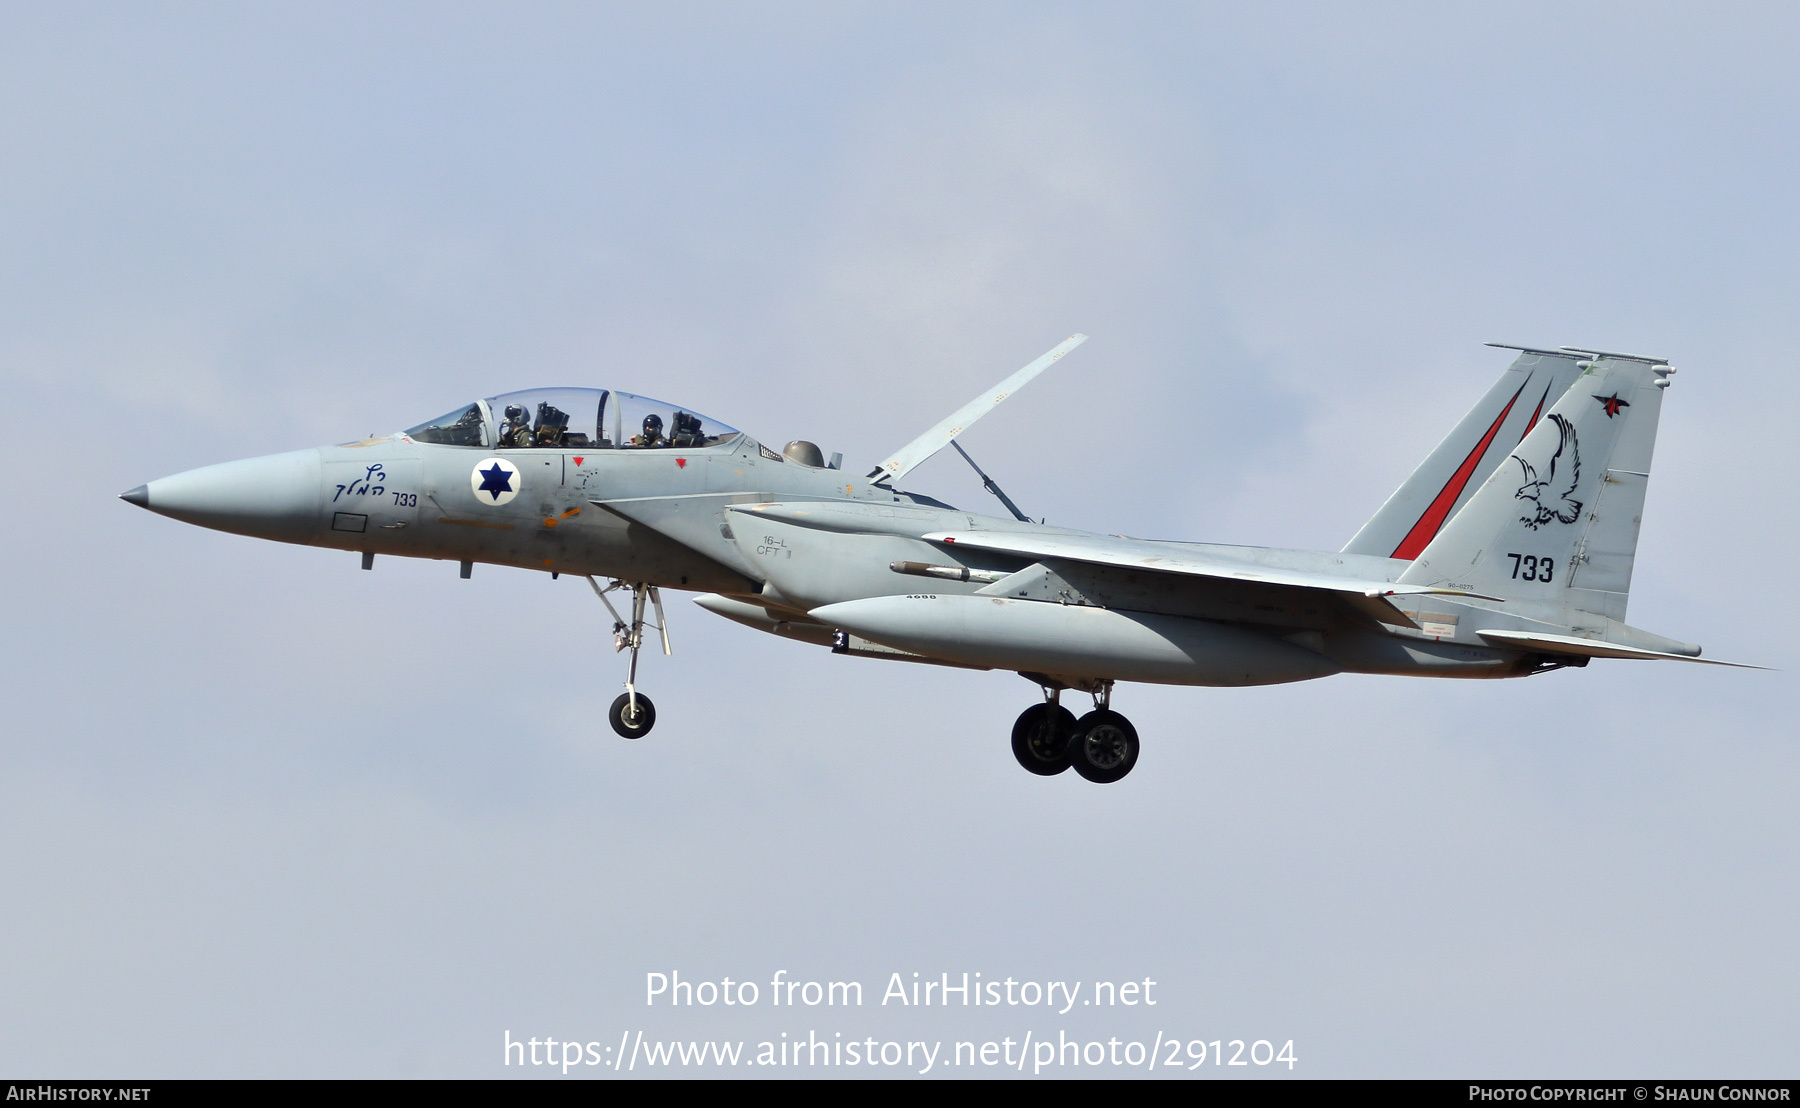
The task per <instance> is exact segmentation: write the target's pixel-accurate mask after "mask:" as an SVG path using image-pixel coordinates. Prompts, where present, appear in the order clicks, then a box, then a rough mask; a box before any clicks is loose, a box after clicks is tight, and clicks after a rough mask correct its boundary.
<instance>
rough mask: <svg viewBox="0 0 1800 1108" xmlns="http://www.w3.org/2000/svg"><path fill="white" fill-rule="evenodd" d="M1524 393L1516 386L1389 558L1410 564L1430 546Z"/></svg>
mask: <svg viewBox="0 0 1800 1108" xmlns="http://www.w3.org/2000/svg"><path fill="white" fill-rule="evenodd" d="M1530 383H1531V378H1529V377H1527V378H1526V379H1525V384H1530ZM1524 391H1525V385H1520V386H1519V392H1515V393H1513V395H1512V399H1511V400H1508V401H1507V402H1506V407H1504V408H1502V409H1500V415H1499V417H1498V418H1497V419H1495V420H1494V425H1493V426H1492V427H1489V428H1488V429H1487V434H1485V435H1483V436H1481V441H1480V442H1478V443H1476V444H1475V449H1473V450H1471V451H1469V456H1468V457H1467V458H1464V459H1463V461H1462V465H1459V466H1457V467H1456V472H1455V473H1452V474H1451V475H1450V480H1448V481H1446V482H1445V483H1444V487H1443V488H1442V489H1440V490H1439V491H1438V494H1437V496H1436V497H1435V498H1433V499H1432V501H1431V506H1430V507H1428V508H1426V509H1425V514H1424V515H1422V516H1420V517H1419V522H1417V523H1415V524H1413V526H1412V530H1410V531H1408V532H1407V533H1406V537H1405V538H1404V539H1401V540H1400V545H1399V546H1396V547H1394V552H1393V554H1391V555H1389V557H1393V558H1405V559H1407V560H1408V561H1411V560H1412V559H1414V558H1417V557H1418V556H1419V554H1420V552H1421V551H1423V550H1424V549H1425V547H1426V546H1428V545H1430V543H1431V540H1432V539H1433V538H1435V537H1436V536H1437V533H1438V529H1439V528H1441V527H1443V526H1444V520H1446V519H1448V518H1450V509H1451V508H1452V507H1454V506H1455V505H1456V500H1457V498H1458V497H1460V496H1461V495H1462V494H1463V489H1464V488H1465V487H1467V485H1468V483H1469V478H1470V477H1471V476H1473V475H1474V473H1475V467H1476V466H1478V465H1480V464H1481V456H1482V455H1483V454H1486V453H1487V448H1488V447H1489V446H1490V445H1492V443H1493V441H1494V436H1495V435H1497V434H1499V433H1500V425H1501V424H1502V423H1505V422H1506V417H1507V416H1508V415H1510V414H1512V409H1513V405H1514V404H1517V403H1518V402H1519V393H1522V392H1524ZM1548 391H1549V390H1548V389H1546V390H1545V392H1546V394H1548ZM1531 418H1532V419H1533V420H1534V421H1535V420H1536V419H1537V416H1535V415H1534V416H1532V417H1531Z"/></svg>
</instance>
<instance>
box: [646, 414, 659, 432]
mask: <svg viewBox="0 0 1800 1108" xmlns="http://www.w3.org/2000/svg"><path fill="white" fill-rule="evenodd" d="M644 434H646V435H648V436H650V437H651V438H660V437H661V436H662V416H659V415H657V414H656V413H655V412H652V413H650V414H649V415H647V416H645V417H644Z"/></svg>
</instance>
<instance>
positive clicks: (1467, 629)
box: [123, 335, 1730, 782]
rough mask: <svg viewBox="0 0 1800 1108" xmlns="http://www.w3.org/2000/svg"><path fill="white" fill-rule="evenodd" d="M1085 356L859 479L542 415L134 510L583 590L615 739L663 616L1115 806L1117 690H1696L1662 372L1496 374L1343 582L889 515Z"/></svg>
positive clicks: (641, 700)
mask: <svg viewBox="0 0 1800 1108" xmlns="http://www.w3.org/2000/svg"><path fill="white" fill-rule="evenodd" d="M1084 340H1085V336H1082V335H1075V336H1072V337H1071V338H1070V339H1068V340H1067V341H1065V342H1064V343H1063V344H1061V345H1060V346H1058V347H1056V348H1055V349H1053V350H1051V351H1050V352H1049V353H1047V354H1045V355H1044V356H1043V357H1041V358H1039V359H1038V360H1036V361H1034V362H1032V363H1031V364H1030V365H1027V366H1026V367H1024V368H1023V369H1021V370H1019V371H1018V372H1017V373H1014V374H1013V375H1011V376H1010V377H1008V378H1007V379H1006V380H1004V381H1002V382H1001V383H1000V384H999V385H998V386H996V387H995V388H994V389H992V390H990V391H988V392H986V393H984V394H982V395H981V396H978V397H976V398H975V399H974V400H972V401H970V402H969V403H968V404H966V405H964V406H963V407H962V408H961V409H958V410H957V411H956V412H954V413H952V414H951V415H950V416H949V417H948V418H946V419H945V420H944V421H943V422H941V423H940V424H938V425H937V426H936V427H933V428H932V429H931V430H929V431H927V432H926V433H925V434H923V435H921V436H920V437H919V438H918V439H915V440H914V441H913V442H911V443H909V444H908V445H907V446H905V447H903V448H902V449H901V450H899V451H897V452H896V453H895V454H893V455H892V456H890V457H889V458H888V459H887V460H886V461H884V462H883V463H882V464H881V465H879V466H877V467H875V468H874V469H873V470H871V471H870V472H869V473H868V474H867V475H866V476H856V475H854V474H849V473H846V472H845V471H844V470H843V469H842V468H841V458H840V456H839V455H833V456H832V457H831V459H830V460H829V461H827V460H826V459H825V458H824V457H823V455H822V454H821V452H820V450H819V448H818V447H816V446H814V445H813V444H811V443H808V442H791V443H789V444H787V447H786V448H785V449H784V450H782V451H780V452H777V451H775V450H772V449H770V448H769V447H767V446H764V445H762V444H761V443H759V442H757V441H756V440H755V439H753V438H751V437H750V436H749V435H746V434H744V433H742V432H740V431H737V430H736V429H734V428H732V427H728V426H726V425H725V424H723V423H720V422H718V421H716V420H713V419H709V418H707V417H705V416H702V415H700V414H699V413H697V412H695V411H693V410H692V409H689V408H684V407H680V406H677V405H672V404H666V403H663V402H661V401H657V400H651V399H649V398H648V397H643V396H638V395H634V394H632V393H625V392H618V391H616V390H607V389H590V388H559V389H536V390H529V391H524V392H515V393H507V394H504V395H501V396H495V397H490V398H488V399H486V400H478V401H475V402H473V403H470V404H466V405H463V406H461V407H458V408H456V409H454V410H453V411H451V412H450V413H448V414H446V415H444V416H442V417H440V418H438V419H434V420H430V421H428V422H425V423H421V424H419V425H418V426H416V427H412V428H409V429H407V430H405V431H400V432H396V433H394V434H391V435H386V436H377V437H370V438H367V439H364V440H363V441H361V442H353V443H346V444H344V445H341V446H325V447H317V448H312V449H307V450H297V451H293V452H291V453H286V454H275V455H270V456H267V457H260V458H251V459H247V460H243V461H236V462H227V463H224V464H221V465H214V466H207V467H205V468H202V469H196V470H191V471H189V472H186V473H180V474H176V475H175V476H173V477H165V478H163V479H161V480H159V481H153V482H151V483H150V484H148V485H141V486H139V487H138V488H135V489H132V490H131V491H130V492H127V493H125V494H123V499H125V500H126V501H129V502H130V503H132V504H136V505H138V506H139V507H143V508H148V509H149V510H151V511H153V512H158V513H161V514H163V515H166V516H170V517H173V518H175V519H179V520H183V521H186V522H189V523H194V524H198V525H200V526H204V527H211V528H215V529H217V530H221V531H230V532H234V533H237V534H243V535H251V536H256V537H259V538H267V539H275V540H278V541H282V542H293V543H303V544H308V545H313V546H323V547H331V548H335V549H339V550H347V551H353V552H358V553H360V554H361V555H362V565H363V568H364V569H369V568H371V567H372V566H373V564H374V559H375V556H376V555H377V554H391V555H397V556H402V557H413V558H435V559H442V560H449V561H456V562H459V563H460V565H461V571H462V576H463V577H468V576H469V575H470V572H471V570H472V568H473V566H474V565H475V563H477V562H480V563H485V564H493V565H505V566H514V567H519V568H524V569H533V570H540V571H544V572H549V573H551V574H553V575H562V574H570V575H575V576H580V577H583V578H585V579H586V580H587V582H588V584H589V585H591V586H592V588H593V590H594V591H595V592H596V593H597V594H598V595H599V598H600V600H601V601H602V602H603V603H605V604H606V606H607V608H608V609H609V610H610V611H611V612H612V614H613V619H614V627H613V632H614V641H615V646H616V647H617V649H619V650H622V651H627V652H629V664H628V669H627V676H626V681H625V691H624V692H623V693H622V694H620V695H619V697H618V698H617V700H615V701H614V702H613V705H612V708H611V713H610V719H611V723H612V726H613V729H614V730H615V731H617V732H618V733H619V734H620V735H623V736H625V737H626V738H638V737H640V736H643V735H645V734H647V733H648V732H649V731H650V729H651V727H652V726H653V725H654V723H655V720H656V710H655V707H654V705H653V704H652V703H651V701H650V699H649V697H647V696H646V695H644V694H643V693H642V692H640V691H638V688H637V668H638V655H639V652H640V650H641V648H642V647H643V645H644V634H645V629H646V627H650V628H653V629H655V630H656V631H657V632H658V633H659V637H660V639H661V645H662V648H663V651H664V653H668V652H669V636H668V631H667V629H666V620H665V619H664V616H663V606H662V596H661V590H663V589H683V590H689V591H693V592H697V593H700V594H702V595H700V596H699V597H697V598H696V601H695V602H696V603H697V604H699V605H700V606H701V607H702V608H705V609H706V610H708V611H710V612H713V613H716V614H718V615H721V616H724V617H726V618H728V619H731V620H735V621H736V622H738V623H741V624H744V625H746V626H749V627H752V628H755V629H757V630H760V631H765V632H768V633H770V634H774V635H777V636H781V637H784V638H790V639H796V640H799V641H801V642H804V643H812V644H816V645H818V646H823V647H829V648H830V649H831V650H832V651H833V652H835V653H838V654H849V655H857V656H863V657H872V658H881V659H890V660H901V661H911V662H928V663H934V664H939V665H949V666H960V667H968V668H974V669H1001V670H1011V671H1014V672H1016V673H1019V674H1020V675H1022V676H1024V677H1025V678H1027V679H1028V680H1030V681H1032V682H1033V683H1035V684H1036V685H1037V686H1038V687H1039V688H1040V689H1041V691H1042V699H1041V701H1040V702H1038V703H1034V704H1033V705H1032V706H1031V707H1029V708H1027V709H1026V710H1025V711H1024V713H1023V714H1022V715H1020V716H1019V719H1018V721H1017V723H1016V724H1015V725H1014V727H1013V732H1012V748H1013V753H1014V756H1015V757H1016V758H1017V759H1018V761H1019V763H1020V764H1021V765H1022V766H1024V768H1026V769H1027V770H1029V771H1031V772H1032V773H1036V774H1042V775H1051V774H1057V773H1061V772H1062V771H1063V770H1066V769H1068V768H1070V767H1071V766H1072V767H1073V768H1074V769H1075V771H1076V772H1077V773H1078V774H1080V775H1081V776H1082V777H1084V778H1086V779H1088V780H1090V781H1096V782H1110V781H1117V780H1119V779H1120V778H1122V777H1124V776H1125V775H1126V774H1128V773H1130V772H1131V769H1132V767H1133V766H1134V765H1135V764H1136V762H1137V758H1138V749H1139V742H1138V735H1137V732H1136V730H1135V729H1134V728H1133V727H1132V725H1131V723H1130V721H1128V720H1127V719H1126V718H1125V717H1124V716H1123V715H1121V714H1120V713H1118V712H1116V711H1114V710H1113V708H1112V694H1113V687H1114V685H1115V683H1117V682H1120V681H1147V682H1155V683H1159V684H1174V685H1212V686H1233V685H1265V684H1275V683H1280V682H1287V681H1304V680H1310V679H1312V678H1316V677H1326V676H1329V675H1331V674H1334V673H1343V672H1352V673H1386V674H1402V675H1408V676H1420V677H1462V678H1496V677H1523V676H1528V675H1531V674H1536V673H1543V672H1546V671H1548V670H1555V669H1561V668H1564V667H1570V666H1586V665H1587V664H1588V662H1589V661H1590V660H1592V659H1594V658H1629V659H1640V660H1669V661H1686V662H1697V661H1703V660H1704V661H1711V659H1702V658H1701V657H1700V648H1699V647H1698V646H1694V645H1691V644H1688V643H1683V642H1678V641H1676V640H1674V639H1667V638H1663V637H1662V636H1660V635H1654V634H1651V633H1649V632H1647V631H1640V630H1638V629H1636V628H1634V627H1630V626H1628V625H1627V624H1626V623H1625V622H1624V619H1625V606H1626V600H1627V595H1628V592H1629V589H1630V586H1631V571H1632V563H1633V558H1634V556H1635V553H1636V548H1637V536H1638V524H1639V519H1640V517H1641V515H1642V512H1643V505H1644V492H1645V488H1646V485H1647V484H1648V481H1649V474H1650V458H1651V452H1652V447H1653V445H1654V443H1655V438H1656V425H1657V415H1658V412H1659V411H1660V408H1661V405H1662V398H1663V392H1664V390H1665V389H1666V388H1667V387H1668V384H1669V379H1670V376H1671V375H1672V374H1673V373H1674V372H1675V370H1673V369H1672V368H1670V367H1669V365H1668V364H1667V363H1666V362H1665V361H1664V360H1663V359H1660V358H1647V357H1641V356H1639V355H1635V354H1620V353H1613V352H1606V351H1598V350H1579V349H1574V348H1568V347H1565V348H1561V349H1558V350H1541V349H1534V348H1528V347H1508V349H1513V350H1516V351H1518V356H1517V358H1516V359H1515V360H1514V361H1513V362H1512V364H1511V365H1510V366H1508V367H1507V369H1506V371H1505V372H1504V373H1502V374H1501V377H1500V380H1499V381H1498V382H1497V383H1496V384H1495V385H1494V386H1493V387H1492V388H1491V389H1490V390H1489V391H1488V393H1487V394H1486V395H1485V396H1484V397H1483V398H1482V400H1481V401H1480V403H1478V404H1477V405H1476V406H1475V408H1474V409H1473V410H1472V411H1470V412H1469V414H1468V415H1467V416H1466V417H1464V419H1463V420H1462V422H1461V423H1460V424H1458V425H1457V427H1456V428H1455V429H1454V430H1453V431H1451V433H1450V434H1449V436H1448V437H1446V438H1445V439H1444V440H1443V442H1442V443H1441V444H1439V446H1438V447H1437V449H1436V450H1434V451H1433V452H1432V453H1431V454H1430V456H1429V457H1427V458H1426V460H1425V462H1424V463H1423V464H1422V465H1421V466H1420V467H1419V468H1418V469H1417V470H1416V471H1415V472H1414V473H1413V474H1412V476H1410V477H1409V478H1408V479H1407V480H1406V482H1405V483H1404V484H1402V485H1401V486H1400V488H1399V489H1398V490H1397V491H1396V492H1395V493H1394V494H1393V496H1391V497H1389V498H1388V500H1387V502H1386V503H1385V504H1384V505H1382V507H1381V509H1380V510H1379V511H1377V512H1376V513H1375V515H1374V516H1373V517H1372V518H1371V519H1370V520H1369V522H1368V523H1367V524H1365V525H1364V526H1363V528H1362V529H1361V530H1360V531H1359V532H1358V533H1357V534H1356V536H1355V537H1354V538H1353V539H1352V540H1351V541H1350V543H1349V544H1348V545H1347V546H1345V547H1344V548H1343V549H1342V550H1340V551H1337V552H1335V553H1334V552H1323V551H1306V550H1279V549H1270V548H1261V547H1241V546H1221V545H1216V544H1209V543H1190V542H1168V541H1152V540H1143V539H1129V538H1122V537H1115V536H1105V535H1098V534H1093V533H1090V532H1086V531H1077V530H1071V529H1068V528H1062V527H1050V526H1045V525H1043V524H1041V523H1035V522H1033V521H1032V520H1030V519H1028V518H1026V517H1025V515H1024V514H1023V513H1022V512H1020V511H1019V510H1018V508H1017V507H1016V506H1014V505H1013V503H1012V501H1011V500H1010V499H1008V498H1007V497H1006V495H1005V493H1004V492H1002V491H1001V490H1000V489H999V487H998V485H996V484H995V483H994V482H993V481H992V479H991V478H989V477H988V476H987V475H986V474H985V473H981V471H980V469H979V467H977V468H976V472H977V473H979V474H980V475H981V478H982V480H983V482H984V483H985V484H986V485H987V487H988V488H989V489H990V490H991V491H993V492H994V493H995V494H996V495H997V496H998V497H999V499H1000V500H1001V502H1002V503H1003V504H1004V505H1005V506H1006V507H1007V509H1008V511H1009V513H1010V514H1009V516H1006V517H1001V516H994V515H984V514H982V513H979V512H971V511H963V510H959V509H957V508H953V507H951V506H950V505H948V504H945V503H943V502H941V501H938V500H934V499H932V498H931V497H929V496H925V495H923V494H920V493H915V492H909V491H906V490H904V489H903V488H902V487H901V482H903V481H904V479H905V477H906V475H907V474H908V473H909V472H911V471H912V469H914V468H915V467H916V466H918V465H919V463H921V462H923V461H924V460H925V459H927V458H929V457H931V456H932V455H934V454H936V453H937V452H938V451H939V450H942V449H943V448H944V447H945V446H948V445H953V444H954V440H955V439H956V438H957V436H958V435H960V434H961V433H962V432H963V431H964V430H966V429H967V428H968V427H969V425H970V424H972V423H973V422H974V421H975V420H977V419H979V418H980V417H981V416H982V415H983V414H985V413H986V412H988V411H991V410H992V409H993V408H994V406H995V405H997V404H999V403H1000V402H1002V401H1003V400H1005V399H1006V398H1007V397H1008V396H1010V395H1011V394H1012V393H1013V392H1015V391H1017V390H1018V389H1019V388H1020V387H1022V386H1023V385H1024V384H1025V383H1027V382H1028V381H1030V380H1031V379H1032V378H1033V377H1035V376H1036V375H1037V374H1039V373H1041V372H1042V371H1043V370H1045V369H1046V368H1048V367H1049V366H1050V365H1052V364H1054V363H1055V362H1056V361H1057V360H1058V359H1060V358H1061V357H1062V356H1063V355H1065V354H1066V353H1068V352H1069V351H1070V350H1072V349H1074V348H1075V347H1076V346H1078V345H1079V344H1080V343H1081V342H1083V341H1084ZM1492 345H1499V344H1492ZM955 448H956V449H957V450H958V451H959V452H962V447H961V446H960V444H955ZM964 457H965V458H967V457H968V455H967V454H966V452H964ZM969 461H970V464H971V465H973V464H974V463H973V459H969ZM602 580H606V581H608V582H609V583H608V584H606V585H602V584H601V581H602ZM615 593H617V594H618V595H619V599H620V600H621V602H622V606H623V607H624V609H625V610H624V611H623V612H621V611H620V610H619V608H617V607H614V605H613V600H612V596H613V594H615ZM652 612H654V616H655V618H654V619H653V620H652V619H651V618H649V617H650V614H651V613H652ZM1714 664H1721V665H1725V664H1730V663H1714ZM1070 691H1075V692H1078V693H1082V694H1088V695H1091V696H1092V698H1093V702H1094V707H1093V710H1091V711H1089V712H1087V713H1086V714H1084V715H1082V716H1081V717H1080V718H1076V716H1075V714H1074V713H1073V712H1071V711H1070V710H1069V709H1067V708H1065V707H1063V705H1062V703H1061V696H1062V694H1063V693H1064V692H1070Z"/></svg>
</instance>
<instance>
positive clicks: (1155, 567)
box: [923, 531, 1499, 627]
mask: <svg viewBox="0 0 1800 1108" xmlns="http://www.w3.org/2000/svg"><path fill="white" fill-rule="evenodd" d="M923 537H924V539H925V541H926V542H935V543H941V544H943V545H945V546H949V547H955V548H957V549H973V550H987V551H992V552H994V553H1000V554H1014V555H1019V556H1022V557H1028V558H1034V559H1052V560H1058V561H1065V562H1083V563H1087V564H1089V565H1097V566H1107V567H1110V568H1114V569H1127V570H1142V571H1149V572H1152V573H1168V574H1174V575H1178V576H1183V577H1200V578H1210V579H1213V580H1220V581H1240V582H1245V583H1249V584H1259V585H1273V586H1277V587H1286V588H1295V589H1317V590H1321V591H1324V592H1330V593H1335V594H1337V595H1338V596H1339V597H1341V598H1342V599H1344V600H1345V601H1347V602H1348V603H1350V605H1351V606H1352V607H1355V608H1358V609H1360V610H1362V611H1365V612H1368V613H1369V614H1370V615H1373V616H1374V617H1375V618H1376V619H1378V620H1380V621H1381V622H1383V623H1391V624H1396V625H1399V626H1402V627H1413V626H1417V625H1416V624H1415V623H1413V621H1412V619H1411V618H1410V617H1408V616H1407V615H1406V614H1405V613H1403V612H1401V611H1400V610H1399V609H1398V608H1395V607H1394V606H1393V604H1392V603H1391V602H1390V601H1389V600H1388V599H1387V598H1388V597H1390V596H1418V595H1426V594H1431V595H1438V596H1464V597H1474V598H1476V599H1479V600H1497V599H1499V598H1498V597H1492V596H1483V595H1482V594H1480V593H1471V592H1463V591H1461V590H1457V589H1444V588H1431V587H1422V586H1418V585H1401V584H1398V583H1396V582H1393V581H1368V580H1359V579H1356V578H1351V577H1336V576H1332V575H1331V574H1326V573H1309V572H1306V571H1304V570H1291V569H1278V568H1273V567H1268V566H1260V565H1252V564H1249V563H1245V562H1234V561H1230V560H1227V559H1224V558H1217V557H1213V556H1210V555H1207V554H1203V553H1199V552H1195V551H1184V550H1178V549H1176V548H1174V547H1171V546H1165V545H1163V544H1161V543H1151V542H1144V541H1142V540H1138V539H1126V538H1099V537H1085V536H1083V537H1076V536H1059V535H1031V534H1009V533H1006V532H997V531H936V532H933V533H931V534H928V535H925V536H923Z"/></svg>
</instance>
